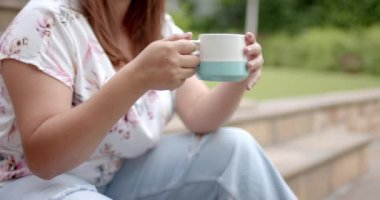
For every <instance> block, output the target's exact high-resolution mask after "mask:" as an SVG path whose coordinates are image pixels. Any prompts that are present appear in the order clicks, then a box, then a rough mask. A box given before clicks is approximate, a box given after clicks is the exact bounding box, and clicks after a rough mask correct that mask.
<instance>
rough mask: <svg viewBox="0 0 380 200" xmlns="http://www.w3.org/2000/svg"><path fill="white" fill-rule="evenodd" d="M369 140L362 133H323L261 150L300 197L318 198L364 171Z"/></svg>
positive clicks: (312, 199)
mask: <svg viewBox="0 0 380 200" xmlns="http://www.w3.org/2000/svg"><path fill="white" fill-rule="evenodd" d="M370 141H371V137H370V136H369V135H366V134H363V133H360V134H358V133H339V132H325V133H315V134H310V135H306V136H303V137H300V138H297V139H294V140H292V141H289V142H284V143H282V144H278V145H273V146H270V147H266V148H265V149H264V150H265V152H266V153H267V154H268V156H269V158H270V159H271V160H272V162H273V163H274V165H275V166H276V167H277V168H278V169H279V171H280V173H281V174H282V176H283V177H284V178H285V180H286V181H287V183H288V184H289V185H290V187H291V188H292V189H293V191H294V192H295V193H296V195H297V196H298V197H299V199H300V200H303V199H305V200H319V199H322V198H323V197H325V196H326V195H328V194H330V193H332V192H333V191H335V190H337V189H338V188H339V187H340V186H342V185H344V184H346V183H349V182H351V181H353V180H354V179H355V178H358V177H359V176H360V175H362V174H363V173H364V172H366V170H367V168H368V166H367V165H368V161H367V157H368V155H367V150H368V145H369V143H370Z"/></svg>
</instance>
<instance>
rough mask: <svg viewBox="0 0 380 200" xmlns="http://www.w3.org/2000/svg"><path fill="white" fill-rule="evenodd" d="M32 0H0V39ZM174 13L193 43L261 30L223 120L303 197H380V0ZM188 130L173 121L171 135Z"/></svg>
mask: <svg viewBox="0 0 380 200" xmlns="http://www.w3.org/2000/svg"><path fill="white" fill-rule="evenodd" d="M27 2H28V0H0V34H1V32H2V31H4V30H5V28H6V26H7V25H8V24H9V23H10V21H11V20H12V19H13V18H14V16H15V15H16V14H17V13H18V12H19V10H20V9H21V8H22V7H23V6H24V5H25V4H26V3H27ZM167 11H168V13H169V14H171V15H172V17H173V18H174V20H175V22H176V24H177V25H178V26H179V27H181V28H182V29H183V30H184V31H192V32H193V33H194V36H195V38H197V36H198V34H200V33H244V32H245V31H251V32H254V33H255V34H256V37H257V40H258V41H259V43H260V44H261V45H262V46H263V52H264V58H265V67H264V72H263V76H262V79H261V81H260V82H259V83H258V85H257V86H256V87H255V88H254V89H253V90H252V91H250V92H247V93H246V95H245V98H244V100H243V101H242V103H241V105H240V107H239V108H238V109H237V111H236V113H235V114H234V116H232V118H231V119H230V120H229V121H228V122H227V123H226V124H227V125H233V126H238V127H241V128H243V129H246V130H247V131H249V132H251V133H252V135H253V136H254V137H255V138H256V140H257V141H258V142H259V143H260V144H261V145H262V146H263V147H264V150H265V151H266V153H267V154H268V156H269V158H270V159H271V160H272V162H273V163H274V164H275V165H276V167H277V168H278V169H279V171H280V173H281V174H282V175H283V177H284V178H285V180H286V181H287V183H288V184H289V185H290V187H291V188H292V190H293V191H294V192H295V193H296V195H297V196H298V197H299V199H302V200H304V199H305V200H320V199H323V200H362V199H366V200H378V199H380V156H379V155H380V66H379V63H380V1H379V0H361V1H357V0H335V1H331V0H261V1H260V0H167ZM207 84H208V85H209V87H214V86H215V85H216V84H217V83H214V82H207ZM184 129H185V127H184V126H183V125H182V124H181V122H180V120H179V119H178V118H174V119H173V120H172V122H171V123H170V124H169V125H168V126H167V128H166V132H168V133H170V132H178V131H183V130H184Z"/></svg>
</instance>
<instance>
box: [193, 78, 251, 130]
mask: <svg viewBox="0 0 380 200" xmlns="http://www.w3.org/2000/svg"><path fill="white" fill-rule="evenodd" d="M244 91H245V83H221V84H220V85H218V86H217V87H215V88H214V89H213V90H211V91H209V92H207V93H205V94H203V95H202V96H201V97H200V98H199V100H198V101H196V102H195V104H194V106H193V109H192V112H191V120H189V125H188V126H189V128H190V129H192V131H194V132H197V133H207V132H210V131H213V130H215V129H217V128H219V127H220V126H222V125H223V123H225V122H226V121H227V120H228V119H229V118H230V116H231V115H232V114H233V112H234V111H235V109H236V108H237V106H238V105H239V103H240V100H241V97H242V95H243V94H244Z"/></svg>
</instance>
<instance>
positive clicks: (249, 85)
mask: <svg viewBox="0 0 380 200" xmlns="http://www.w3.org/2000/svg"><path fill="white" fill-rule="evenodd" d="M261 74H262V70H261V69H260V70H258V71H256V72H255V73H252V74H250V76H249V77H248V83H247V86H246V89H247V90H251V89H252V88H253V86H254V85H256V83H257V82H258V81H259V80H260V79H261Z"/></svg>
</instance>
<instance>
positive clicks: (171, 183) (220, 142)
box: [0, 128, 297, 200]
mask: <svg viewBox="0 0 380 200" xmlns="http://www.w3.org/2000/svg"><path fill="white" fill-rule="evenodd" d="M23 179H24V180H23ZM13 193H14V194H13ZM21 194H22V195H21ZM2 195H5V197H4V198H3V197H2ZM0 197H2V198H1V199H2V200H3V199H4V200H8V199H12V200H14V199H22V197H25V199H28V200H32V199H39V200H40V199H61V200H77V199H78V200H79V199H93V200H109V199H114V200H164V199H165V200H194V199H202V200H211V199H212V200H254V199H258V200H266V199H268V200H277V199H279V200H288V199H289V200H291V199H297V198H296V197H295V196H294V194H293V192H292V191H291V190H290V188H289V187H288V186H287V184H286V183H285V182H284V180H283V178H282V177H281V175H280V174H279V173H278V171H277V170H276V169H275V168H274V166H273V165H272V163H271V162H270V161H269V160H268V158H267V157H266V155H265V153H264V152H263V150H262V149H261V147H260V146H259V145H258V144H257V142H256V141H255V140H254V138H253V137H252V136H251V135H250V134H249V133H247V132H245V131H243V130H241V129H238V128H221V129H219V130H217V131H215V132H214V133H210V134H207V135H205V136H203V137H202V138H198V137H196V136H195V135H194V134H174V135H165V136H163V137H162V139H161V141H160V143H159V145H158V146H157V147H156V148H154V149H152V150H150V151H149V152H147V153H146V154H144V155H142V156H140V157H138V158H135V159H128V160H126V161H125V162H124V164H123V166H122V168H121V169H120V170H119V172H118V173H117V174H116V175H115V177H114V178H113V180H112V181H111V182H110V183H109V184H108V185H107V186H105V187H103V188H101V189H99V188H97V189H96V188H95V187H94V186H92V185H90V184H86V183H85V182H84V181H83V180H80V179H78V178H76V177H70V176H69V175H66V174H63V175H61V176H58V177H56V178H54V179H52V180H50V181H44V180H41V179H38V178H37V177H34V176H30V177H26V178H22V179H20V180H17V181H14V182H12V183H9V184H7V185H6V186H4V187H3V188H0Z"/></svg>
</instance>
